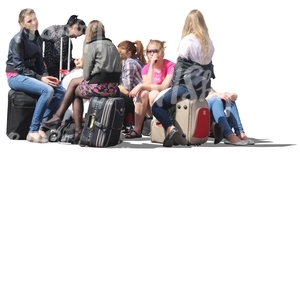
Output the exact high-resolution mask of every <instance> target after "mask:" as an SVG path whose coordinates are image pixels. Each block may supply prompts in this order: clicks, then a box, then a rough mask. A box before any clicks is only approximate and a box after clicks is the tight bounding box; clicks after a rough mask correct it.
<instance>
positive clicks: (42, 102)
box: [8, 74, 66, 132]
mask: <svg viewBox="0 0 300 300" xmlns="http://www.w3.org/2000/svg"><path fill="white" fill-rule="evenodd" d="M8 86H9V87H10V88H11V89H14V90H17V91H22V92H25V93H31V94H35V95H40V97H39V99H38V101H37V104H36V107H35V110H34V113H33V116H32V120H31V124H30V127H29V132H37V131H38V130H39V129H41V122H43V121H47V120H48V119H49V118H50V117H52V115H53V114H54V113H55V112H56V111H57V109H58V108H59V107H60V105H61V103H62V100H63V97H64V95H65V92H66V90H65V89H64V88H63V87H62V86H61V85H58V86H57V87H56V88H53V87H51V86H50V85H48V84H46V83H44V82H42V81H40V80H37V79H35V78H32V77H29V76H24V75H19V74H18V75H15V76H13V77H11V78H9V79H8Z"/></svg>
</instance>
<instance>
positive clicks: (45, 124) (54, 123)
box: [41, 114, 61, 129]
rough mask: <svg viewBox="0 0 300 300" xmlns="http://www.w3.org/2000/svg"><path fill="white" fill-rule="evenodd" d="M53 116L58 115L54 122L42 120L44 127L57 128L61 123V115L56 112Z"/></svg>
mask: <svg viewBox="0 0 300 300" xmlns="http://www.w3.org/2000/svg"><path fill="white" fill-rule="evenodd" d="M53 116H57V117H58V119H57V120H56V121H52V122H42V123H41V125H42V127H46V128H48V129H57V128H58V127H59V126H60V125H61V117H60V116H59V115H58V114H54V115H53Z"/></svg>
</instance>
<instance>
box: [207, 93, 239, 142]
mask: <svg viewBox="0 0 300 300" xmlns="http://www.w3.org/2000/svg"><path fill="white" fill-rule="evenodd" d="M206 101H207V103H208V108H209V110H210V111H211V116H212V118H211V121H212V122H217V123H220V124H222V125H223V126H224V131H223V135H224V137H225V138H226V137H227V136H229V135H230V134H232V133H233V132H232V127H233V128H234V131H235V134H237V135H239V134H240V133H241V132H244V129H243V126H242V122H241V120H240V116H239V112H238V109H237V106H236V103H235V102H231V103H226V104H225V103H223V102H225V101H222V99H221V98H220V97H218V96H214V97H211V98H210V99H208V100H206ZM224 109H226V110H227V112H228V119H227V117H226V115H225V112H224Z"/></svg>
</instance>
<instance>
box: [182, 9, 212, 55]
mask: <svg viewBox="0 0 300 300" xmlns="http://www.w3.org/2000/svg"><path fill="white" fill-rule="evenodd" d="M190 33H193V34H194V35H195V36H196V37H197V38H198V39H199V41H200V44H201V46H202V49H203V54H204V57H206V56H207V55H208V53H209V50H210V44H209V34H208V28H207V26H206V23H205V20H204V17H203V15H202V13H201V12H200V11H199V10H198V9H193V10H191V11H190V12H189V14H188V15H187V17H186V19H185V22H184V26H183V29H182V35H181V38H184V37H185V36H187V35H188V34H190Z"/></svg>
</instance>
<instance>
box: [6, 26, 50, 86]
mask: <svg viewBox="0 0 300 300" xmlns="http://www.w3.org/2000/svg"><path fill="white" fill-rule="evenodd" d="M42 47H43V40H42V38H41V37H40V34H39V32H38V31H36V32H35V37H34V40H29V32H28V31H27V30H26V29H21V30H20V31H19V32H18V33H17V34H16V35H15V36H14V37H13V38H12V39H11V41H10V43H9V49H8V58H7V61H6V72H17V73H19V74H21V75H24V76H29V77H33V78H36V79H38V80H41V78H42V76H46V75H48V73H47V69H46V67H45V65H44V60H43V56H42Z"/></svg>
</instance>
